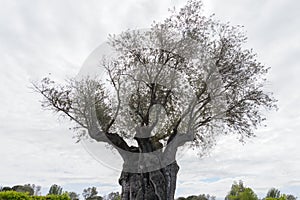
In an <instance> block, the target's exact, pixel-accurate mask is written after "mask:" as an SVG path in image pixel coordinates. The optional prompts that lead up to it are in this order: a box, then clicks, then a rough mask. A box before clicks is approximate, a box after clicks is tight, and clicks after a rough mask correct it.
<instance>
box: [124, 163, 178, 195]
mask: <svg viewBox="0 0 300 200" xmlns="http://www.w3.org/2000/svg"><path fill="white" fill-rule="evenodd" d="M178 170H179V166H178V164H177V162H176V161H174V162H173V163H171V164H169V165H167V166H166V167H164V168H162V169H159V170H156V171H151V172H146V173H130V172H124V171H123V172H122V173H121V177H120V179H119V184H120V185H121V186H122V195H121V199H122V200H174V195H175V189H176V179H177V172H178Z"/></svg>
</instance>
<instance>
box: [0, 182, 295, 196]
mask: <svg viewBox="0 0 300 200" xmlns="http://www.w3.org/2000/svg"><path fill="white" fill-rule="evenodd" d="M79 196H80V194H77V193H76V192H68V191H63V188H62V187H61V186H59V185H57V184H53V185H51V187H50V189H49V192H48V194H47V195H46V196H41V186H38V185H35V184H25V185H15V186H13V187H8V186H5V187H2V186H0V200H18V199H20V200H44V199H45V200H79ZM46 197H47V198H46ZM82 197H83V198H84V199H85V200H121V195H120V193H119V192H111V193H109V194H108V195H105V196H99V195H98V191H97V188H96V187H88V188H86V189H84V190H83V192H82ZM296 199H297V197H295V196H294V195H292V194H282V193H281V192H280V190H279V189H276V188H271V189H269V190H268V191H267V193H266V196H265V197H263V198H261V199H260V198H258V196H257V195H256V194H255V192H254V191H253V190H252V189H251V188H250V187H246V186H244V183H243V182H242V181H239V182H234V183H233V184H232V186H231V189H230V191H229V192H228V194H227V195H226V197H225V200H296ZM177 200H216V197H215V196H212V195H209V194H200V195H198V196H197V195H191V196H188V197H179V198H177Z"/></svg>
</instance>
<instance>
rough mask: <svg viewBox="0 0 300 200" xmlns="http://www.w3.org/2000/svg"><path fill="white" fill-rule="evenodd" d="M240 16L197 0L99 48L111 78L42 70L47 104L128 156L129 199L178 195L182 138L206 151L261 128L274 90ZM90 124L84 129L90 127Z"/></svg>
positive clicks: (124, 182) (125, 184)
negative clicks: (55, 76) (226, 137)
mask: <svg viewBox="0 0 300 200" xmlns="http://www.w3.org/2000/svg"><path fill="white" fill-rule="evenodd" d="M246 40H247V38H246V36H245V35H244V33H243V32H242V31H241V27H239V26H231V25H229V24H228V23H221V22H219V21H218V20H215V18H214V16H209V17H206V16H204V15H203V11H202V3H201V2H199V1H196V0H191V1H189V2H188V3H187V5H186V6H185V7H183V8H182V9H180V10H179V11H178V12H177V11H175V10H174V11H172V12H171V15H170V17H168V18H167V19H165V20H164V21H163V22H158V23H154V24H153V25H152V26H151V28H149V29H148V30H143V31H137V30H128V31H125V32H123V33H121V34H120V35H111V36H110V37H109V40H108V41H109V42H108V44H109V45H110V47H111V48H112V49H113V50H114V56H110V57H109V56H106V57H102V58H99V63H100V67H102V68H103V74H104V76H103V77H104V78H102V79H99V78H96V77H92V76H89V77H81V78H80V79H78V78H77V79H71V80H69V81H68V83H67V84H65V85H62V84H56V83H55V82H54V81H52V80H51V79H49V78H44V79H43V80H42V81H41V82H40V83H35V84H34V87H35V90H37V91H38V92H39V93H40V94H42V96H43V103H42V105H43V106H44V107H46V108H50V109H52V110H54V111H55V112H58V113H62V114H63V115H65V116H67V117H68V118H70V119H71V120H73V121H74V122H76V124H77V125H78V126H79V130H80V132H79V133H80V134H79V135H78V137H79V139H80V138H81V137H83V136H88V137H90V138H91V139H92V140H94V141H97V142H104V143H107V144H109V145H111V146H112V147H113V148H115V149H116V150H117V152H118V153H119V154H120V155H121V157H122V159H123V170H122V173H121V177H120V179H119V183H120V185H121V186H122V200H127V199H130V200H133V199H160V200H162V199H168V200H171V199H174V193H175V188H176V177H177V172H178V170H179V166H178V164H177V162H176V152H177V150H178V148H179V147H180V146H183V145H190V146H194V147H197V148H198V149H199V152H201V153H206V152H208V150H209V149H210V148H211V147H213V146H214V144H215V141H216V136H217V135H220V134H228V133H231V134H237V135H239V138H240V140H241V141H243V140H244V139H245V138H248V137H251V136H253V135H254V132H253V131H254V129H255V128H256V127H257V126H258V125H260V124H261V122H262V121H263V120H264V119H265V118H264V115H263V113H262V112H263V111H264V110H263V109H272V108H274V107H275V105H274V102H275V100H274V99H273V98H272V96H270V94H268V93H266V92H265V91H264V90H263V86H264V82H265V75H266V73H267V71H268V68H266V67H265V66H264V65H262V64H261V63H260V62H259V61H257V60H256V54H255V53H253V52H252V50H249V49H246V48H245V47H244V46H243V45H244V43H245V42H246ZM83 130H84V131H83Z"/></svg>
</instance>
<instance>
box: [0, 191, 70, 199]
mask: <svg viewBox="0 0 300 200" xmlns="http://www.w3.org/2000/svg"><path fill="white" fill-rule="evenodd" d="M0 200H71V199H70V197H69V196H68V195H67V194H62V195H54V194H50V195H47V196H29V195H28V193H22V192H16V191H5V192H0Z"/></svg>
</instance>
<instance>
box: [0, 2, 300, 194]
mask: <svg viewBox="0 0 300 200" xmlns="http://www.w3.org/2000/svg"><path fill="white" fill-rule="evenodd" d="M183 4H185V0H172V1H171V0H125V1H121V0H89V1H85V0H44V1H38V0H18V1H17V0H0V94H1V98H0V185H2V186H13V185H16V184H26V183H34V184H37V185H41V186H42V187H43V192H44V193H46V191H47V190H48V187H49V186H50V185H51V184H53V183H56V184H59V185H61V186H63V188H64V189H65V190H68V191H77V192H78V193H81V191H82V190H83V188H86V187H90V186H97V187H98V190H99V192H100V194H107V193H108V192H111V191H120V186H119V185H118V184H117V180H118V178H119V175H120V172H119V171H118V170H114V169H112V168H110V167H107V166H104V165H102V164H101V163H99V162H97V161H96V160H95V159H93V157H92V156H91V155H90V154H89V153H88V152H87V151H86V150H85V148H84V147H83V145H81V144H75V140H74V139H72V135H73V132H72V131H70V130H69V129H68V128H69V127H70V126H71V125H70V124H69V122H68V121H64V120H63V119H57V116H55V115H53V113H51V112H48V111H45V110H42V109H41V107H40V104H39V99H40V98H39V96H38V95H37V94H35V93H33V92H32V91H31V90H30V88H29V87H30V81H31V80H37V79H41V78H42V77H44V76H47V75H48V74H49V73H51V76H52V77H54V78H55V79H58V80H63V79H64V78H66V77H73V76H76V75H77V74H78V72H79V71H80V68H81V66H82V64H83V62H84V61H85V59H86V58H87V57H88V56H89V54H90V53H91V52H92V51H93V50H94V49H95V48H97V47H98V46H99V45H100V44H101V43H103V42H104V41H105V40H106V39H107V36H108V34H109V33H120V32H121V31H122V30H126V29H128V28H130V29H137V28H147V27H149V26H150V24H151V23H152V21H153V20H156V21H159V20H162V19H164V17H166V16H168V12H167V10H168V8H170V7H172V6H176V7H180V6H182V5H183ZM204 6H205V10H206V13H215V14H216V17H217V18H218V19H220V20H222V21H230V22H231V24H233V25H237V24H239V25H244V26H245V28H244V29H245V30H246V31H247V35H248V37H249V40H248V44H247V46H249V47H251V48H253V49H254V51H255V52H257V54H258V58H259V60H260V61H261V62H262V63H263V64H265V65H266V66H270V67H271V70H270V73H269V75H268V82H267V85H266V90H268V91H273V92H274V96H275V97H276V98H277V99H278V100H279V101H278V106H279V110H278V111H277V112H271V113H268V114H267V116H268V121H267V122H266V124H267V127H266V128H264V127H261V128H259V129H258V130H257V131H256V135H257V137H256V138H253V139H251V140H250V141H248V142H247V143H246V144H244V145H243V144H240V143H239V142H238V141H237V140H236V139H235V137H226V138H220V139H219V141H218V143H217V146H216V148H215V149H214V150H213V151H212V152H211V154H210V156H209V157H205V158H201V159H200V158H198V157H196V156H195V155H193V154H192V153H186V154H184V156H183V157H181V158H180V159H179V165H180V167H181V169H180V172H179V175H178V183H177V188H178V189H177V194H176V196H186V195H190V194H200V193H201V194H202V193H208V194H211V195H215V196H217V197H218V198H220V199H223V198H224V197H225V195H226V194H227V192H228V191H229V190H230V186H231V184H232V183H233V181H235V180H236V181H238V180H243V181H244V183H245V185H246V186H248V187H251V188H252V189H253V190H254V191H255V192H256V193H257V194H258V195H259V196H260V197H264V196H265V194H266V192H267V190H268V189H270V188H271V187H276V188H278V189H280V191H281V192H282V193H291V194H294V195H296V196H298V197H299V198H300V167H299V166H300V145H298V144H299V142H300V135H299V130H300V89H299V85H300V79H299V75H300V59H299V56H300V20H299V18H300V14H299V10H300V2H299V1H297V0H226V1H224V0H207V1H205V2H204Z"/></svg>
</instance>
